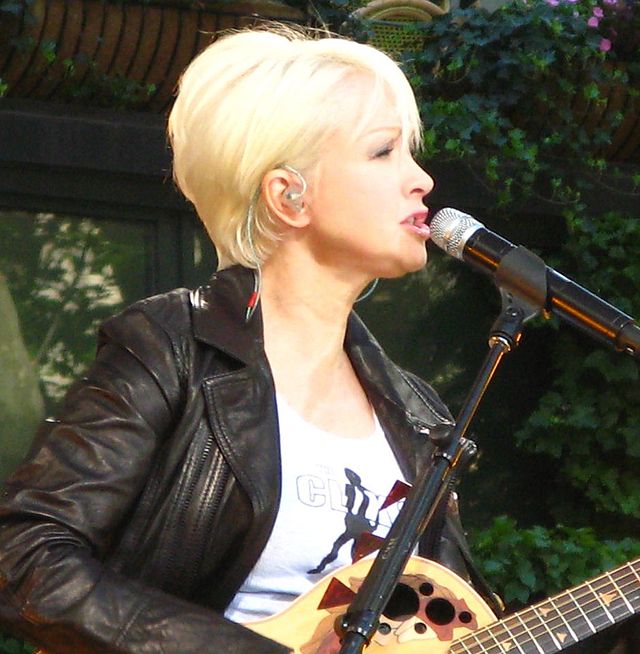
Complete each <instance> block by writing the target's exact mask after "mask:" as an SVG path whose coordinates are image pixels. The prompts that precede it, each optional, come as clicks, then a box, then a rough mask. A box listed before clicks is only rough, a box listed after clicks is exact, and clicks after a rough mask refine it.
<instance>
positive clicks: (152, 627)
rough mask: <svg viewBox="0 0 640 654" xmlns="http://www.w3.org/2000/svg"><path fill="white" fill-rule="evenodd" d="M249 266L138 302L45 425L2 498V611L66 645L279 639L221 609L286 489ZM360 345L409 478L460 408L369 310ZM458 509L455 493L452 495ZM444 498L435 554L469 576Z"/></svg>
mask: <svg viewBox="0 0 640 654" xmlns="http://www.w3.org/2000/svg"><path fill="white" fill-rule="evenodd" d="M252 283H253V280H252V273H251V272H250V271H248V270H246V269H243V268H240V267H235V268H231V269H228V270H225V271H223V272H220V273H217V274H216V275H214V277H213V278H212V280H211V283H210V284H209V285H208V286H205V287H202V288H200V289H198V290H197V291H195V292H193V293H190V292H189V291H186V290H176V291H173V292H170V293H167V294H164V295H160V296H157V297H154V298H150V299H147V300H144V301H142V302H138V303H137V304H135V305H133V306H132V307H130V308H129V309H127V310H126V311H124V312H123V313H122V314H120V315H119V316H116V317H115V318H112V319H111V320H109V321H108V322H106V323H105V324H104V325H103V327H102V328H101V330H100V334H99V345H98V352H97V356H96V360H95V362H94V364H93V365H92V367H91V368H90V369H89V371H88V372H87V373H86V375H85V376H84V377H83V378H82V379H81V380H80V381H79V382H77V383H76V384H75V385H74V386H73V387H72V388H71V390H70V392H69V393H68V396H67V398H66V400H65V402H64V405H63V407H62V409H61V411H60V414H59V416H58V417H57V418H55V419H51V420H48V421H46V422H45V424H44V426H43V428H42V429H41V431H40V432H39V434H38V435H37V437H36V440H35V442H34V445H33V447H32V450H31V452H30V454H29V456H28V458H27V460H26V462H25V463H24V464H23V465H22V466H21V467H20V468H19V469H18V470H17V471H16V473H15V474H14V475H13V476H12V477H11V479H10V480H9V481H8V482H7V484H6V487H5V490H4V492H3V497H2V500H1V502H0V623H1V624H2V625H3V626H4V627H6V628H9V629H10V630H11V631H13V632H14V633H17V634H19V635H21V636H23V637H25V638H27V639H28V640H30V641H32V642H34V643H36V644H38V645H40V646H42V647H45V648H47V649H48V650H49V651H50V652H60V653H65V652H68V653H73V654H83V653H89V652H91V653H94V654H98V653H102V652H130V653H132V654H133V653H135V654H144V653H147V652H149V653H150V652H163V653H176V654H177V653H180V654H188V653H190V652H194V653H195V652H198V653H199V654H204V653H205V652H214V653H216V654H223V653H226V652H234V653H244V652H246V653H249V652H251V653H252V654H255V653H256V652H261V653H267V654H270V653H272V652H273V653H274V654H275V653H277V652H283V651H286V650H285V649H284V648H283V647H282V646H280V645H278V644H276V643H273V642H272V641H268V640H266V639H264V638H262V637H261V636H258V635H256V634H254V633H253V632H251V631H250V630H248V629H246V628H244V627H242V626H240V625H237V624H234V623H231V622H229V621H227V620H225V619H224V618H223V617H222V616H221V612H222V611H223V610H224V608H225V607H226V606H227V605H228V603H229V602H230V601H231V599H232V598H233V596H234V594H235V593H236V591H237V590H238V588H239V587H240V585H241V584H242V582H243V581H244V579H245V578H246V576H247V575H248V573H249V572H250V570H251V568H252V567H253V565H254V563H255V562H256V561H257V559H258V557H259V555H260V553H261V552H262V550H263V548H264V546H265V544H266V541H267V539H268V537H269V534H270V532H271V529H272V526H273V523H274V519H275V515H276V512H277V508H278V502H279V487H280V483H279V480H280V468H279V439H278V427H277V425H278V422H277V415H276V404H275V397H274V385H273V380H272V377H271V373H270V369H269V365H268V363H267V360H266V357H265V354H264V350H263V344H262V325H261V318H260V314H259V312H257V313H256V315H255V316H254V317H253V319H252V320H251V321H250V322H249V323H248V324H245V322H244V311H245V306H246V300H247V298H248V297H249V295H250V294H251V291H252ZM346 348H347V351H348V353H349V357H350V358H351V361H352V362H353V365H354V367H355V370H356V371H357V374H358V376H359V378H360V380H361V382H362V385H363V387H364V388H365V390H366V393H367V395H368V396H369V398H370V400H371V402H372V404H373V406H374V407H375V410H376V412H377V414H378V417H379V419H380V422H381V424H382V425H383V427H384V430H385V432H386V434H387V436H388V439H389V441H390V444H391V446H392V448H393V451H394V453H395V455H396V457H397V459H398V461H399V464H400V466H401V468H402V470H403V472H404V474H405V475H406V477H407V478H408V479H414V477H415V476H416V474H417V472H418V471H419V470H420V469H422V467H423V466H425V465H428V464H429V461H430V445H429V443H428V441H427V439H426V437H425V433H426V431H427V430H428V429H429V428H431V427H433V426H434V425H436V424H439V423H443V422H444V423H446V422H450V421H451V416H450V414H449V412H448V411H447V409H446V408H445V406H444V405H443V404H442V403H441V401H440V400H439V399H438V397H437V396H436V394H435V393H434V392H433V390H432V389H431V388H430V387H429V386H427V385H426V384H424V383H423V382H422V381H420V380H418V379H417V378H416V377H414V376H412V375H410V374H409V373H407V372H405V371H403V370H401V369H400V368H398V367H397V366H396V365H394V364H393V363H392V362H391V361H389V359H388V358H387V357H386V356H385V354H384V353H383V352H382V350H381V349H380V347H379V346H378V344H377V343H376V342H375V340H374V339H373V338H372V336H371V335H370V334H369V333H368V331H367V330H366V329H365V327H364V326H363V325H362V323H361V322H360V320H359V319H358V318H357V317H356V316H355V315H352V316H351V318H350V320H349V325H348V333H347V338H346ZM449 506H451V504H449ZM463 552H465V545H464V542H463V537H462V535H461V532H460V528H459V524H458V522H457V520H456V516H455V515H453V513H452V511H448V517H447V518H446V520H444V527H443V528H441V525H434V527H433V528H432V529H431V530H430V531H428V533H427V534H426V535H425V538H424V539H423V542H422V545H421V553H423V554H425V555H428V556H430V557H431V558H434V559H437V560H440V561H441V562H443V563H444V564H445V565H448V566H449V567H452V568H454V569H455V570H456V571H458V573H460V574H462V575H464V576H466V573H467V570H466V569H465V564H464V562H463V561H464V557H463V556H461V554H462V553H463Z"/></svg>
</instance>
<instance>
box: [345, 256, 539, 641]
mask: <svg viewBox="0 0 640 654" xmlns="http://www.w3.org/2000/svg"><path fill="white" fill-rule="evenodd" d="M505 260H506V265H507V266H509V267H510V268H511V269H513V268H516V269H517V270H518V275H520V276H521V279H522V280H526V284H527V286H528V287H529V288H528V290H529V291H530V292H529V293H528V300H523V299H522V296H521V295H515V294H513V293H512V292H511V291H510V289H509V288H505V287H504V286H502V287H500V293H501V296H502V310H501V313H500V315H499V317H498V319H497V320H496V322H495V323H494V324H493V326H492V328H491V330H490V335H489V340H488V343H489V352H488V353H487V355H486V357H485V360H484V362H483V364H482V366H481V368H480V371H479V372H478V375H477V377H476V379H475V381H474V383H473V385H472V387H471V390H470V391H469V394H468V395H467V398H466V400H465V402H464V404H463V407H462V409H461V411H460V413H459V415H458V418H457V421H456V423H455V425H454V426H453V427H451V428H450V427H448V426H447V427H446V428H445V429H437V428H436V429H433V430H432V432H431V434H430V436H429V438H430V440H431V441H432V442H433V444H434V445H435V451H434V454H433V462H432V465H431V466H426V468H425V471H424V472H423V473H422V475H421V476H420V477H419V478H418V479H417V480H416V482H415V483H414V485H413V487H412V489H411V492H410V493H409V495H408V496H407V498H406V500H405V502H404V504H403V506H402V508H401V509H400V512H399V514H398V517H397V518H396V520H395V521H394V523H393V525H392V527H391V529H390V530H389V534H388V535H387V538H386V539H385V541H384V543H383V545H382V547H381V548H380V551H379V552H378V555H377V556H376V559H375V560H374V562H373V564H372V566H371V569H370V570H369V573H368V574H367V576H366V577H365V579H364V581H363V583H362V586H361V587H360V588H359V590H358V592H357V594H356V596H355V598H354V599H353V601H352V602H351V604H350V605H349V608H348V609H347V612H346V613H345V614H344V615H343V616H342V618H341V620H340V624H339V625H337V627H336V630H337V631H338V634H339V635H340V643H341V647H340V650H339V654H360V653H361V652H362V649H363V647H364V646H366V645H368V644H369V642H370V641H371V638H372V637H373V634H374V633H375V632H376V630H377V628H378V623H379V618H380V615H381V614H382V613H383V611H384V609H385V607H386V605H387V603H388V601H389V598H390V597H391V594H392V593H393V590H394V588H395V585H396V583H397V581H398V578H399V577H400V575H401V574H402V571H403V570H404V567H405V566H406V564H407V561H408V560H409V558H410V556H411V553H412V552H413V550H414V548H415V546H416V544H417V542H418V540H419V538H420V536H421V535H422V532H423V531H424V529H425V528H426V526H427V525H428V523H429V521H430V520H431V518H432V516H433V514H434V513H435V511H436V507H437V506H438V504H439V502H440V500H441V499H442V498H443V497H444V495H445V493H446V491H447V488H448V487H449V484H450V483H451V482H452V481H453V480H454V478H455V476H456V473H457V470H458V468H460V467H461V466H462V464H464V463H466V462H467V461H469V459H470V458H471V457H473V456H474V455H475V453H476V451H477V448H476V445H475V443H473V442H472V441H470V440H467V439H466V438H465V437H464V436H465V434H466V433H467V430H468V428H469V424H470V422H471V420H472V418H473V416H474V415H475V413H476V411H477V409H478V406H479V405H480V401H481V400H482V398H483V396H484V394H485V392H486V390H487V388H488V386H489V383H490V382H491V380H492V379H493V376H494V374H495V372H496V370H497V368H498V366H499V365H500V362H501V361H502V358H503V357H504V355H505V354H507V353H508V352H510V351H511V350H513V349H514V348H515V347H517V345H518V343H519V342H520V339H521V336H522V328H523V325H524V323H525V321H527V320H529V319H530V318H533V317H534V316H535V315H537V314H538V313H539V312H540V311H541V310H542V308H543V307H544V306H545V301H546V268H545V267H544V262H542V260H541V259H540V258H539V257H537V256H536V255H534V254H533V253H531V252H529V251H528V250H526V249H524V248H516V249H515V250H513V251H512V252H510V253H509V254H508V255H506V256H505V257H504V258H503V263H504V262H505ZM501 265H502V263H501ZM541 265H542V268H541V267H540V266H541Z"/></svg>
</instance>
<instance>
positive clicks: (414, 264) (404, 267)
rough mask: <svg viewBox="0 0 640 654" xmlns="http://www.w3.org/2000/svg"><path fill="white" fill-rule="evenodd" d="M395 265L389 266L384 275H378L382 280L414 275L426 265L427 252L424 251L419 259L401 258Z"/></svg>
mask: <svg viewBox="0 0 640 654" xmlns="http://www.w3.org/2000/svg"><path fill="white" fill-rule="evenodd" d="M395 263H396V264H397V265H395V266H390V267H389V268H388V269H387V270H386V271H385V272H384V273H381V274H379V275H378V277H382V278H383V279H396V278H397V277H403V276H404V275H408V274H409V273H415V272H418V271H419V270H422V269H423V268H424V267H425V266H426V265H427V251H426V250H425V251H424V252H423V254H422V256H420V257H413V258H407V257H405V258H403V259H401V260H399V261H396V262H395Z"/></svg>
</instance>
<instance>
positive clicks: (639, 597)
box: [629, 559, 640, 611]
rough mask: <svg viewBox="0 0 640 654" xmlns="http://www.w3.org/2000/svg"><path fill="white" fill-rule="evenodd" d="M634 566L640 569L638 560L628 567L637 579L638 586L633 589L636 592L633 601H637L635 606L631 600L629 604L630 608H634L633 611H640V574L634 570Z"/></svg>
mask: <svg viewBox="0 0 640 654" xmlns="http://www.w3.org/2000/svg"><path fill="white" fill-rule="evenodd" d="M636 566H637V567H640V559H639V560H638V561H634V562H633V563H630V564H629V567H630V568H631V571H632V572H633V574H634V575H635V577H636V578H637V579H638V584H639V585H638V586H636V589H635V591H636V594H635V600H636V601H637V606H636V605H635V604H633V599H631V600H630V601H631V604H632V606H633V608H634V611H640V573H639V572H638V570H637V569H636Z"/></svg>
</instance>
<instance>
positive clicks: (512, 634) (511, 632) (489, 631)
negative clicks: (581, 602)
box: [451, 569, 633, 654]
mask: <svg viewBox="0 0 640 654" xmlns="http://www.w3.org/2000/svg"><path fill="white" fill-rule="evenodd" d="M621 570H622V569H620V570H618V572H621ZM606 576H607V575H606V573H605V574H603V575H601V577H598V578H596V579H594V580H592V581H591V582H590V583H591V584H595V583H596V582H597V581H602V580H603V579H602V577H606ZM618 576H620V577H622V576H625V577H626V576H628V575H627V574H626V573H625V574H624V575H618ZM627 586H633V584H627ZM619 589H620V590H621V591H622V592H626V588H623V587H620V588H619ZM586 594H589V593H585V594H583V596H586ZM590 594H592V593H590ZM563 595H566V596H569V597H571V593H570V591H565V593H563ZM593 601H594V600H593V599H591V600H590V602H593ZM547 602H549V600H546V601H543V602H542V603H540V604H536V605H535V606H534V607H529V608H528V609H525V610H523V611H521V612H518V614H514V616H510V617H509V618H507V619H506V620H504V621H502V622H501V623H499V624H497V625H496V624H494V625H488V626H487V627H485V628H483V629H482V630H480V631H476V632H473V635H474V636H475V638H474V640H476V641H478V642H479V643H480V645H481V646H482V645H483V644H484V643H483V642H482V639H481V638H479V635H483V634H486V635H489V636H490V637H491V638H492V639H493V640H494V641H496V640H497V638H496V637H495V633H494V632H495V627H499V628H501V629H502V630H503V632H504V633H505V634H506V635H507V639H509V638H511V639H515V640H518V639H519V641H520V642H522V643H524V644H528V643H529V642H534V644H536V647H537V643H536V642H535V637H534V638H529V639H528V640H527V639H526V638H525V639H523V638H522V634H523V633H524V631H522V630H521V631H520V632H519V633H517V632H516V630H515V629H513V628H509V626H507V624H506V623H509V622H511V623H513V621H514V620H513V618H514V617H516V616H517V619H521V618H522V617H523V616H524V615H525V614H528V613H532V612H533V613H534V617H536V619H537V620H540V618H539V617H538V616H536V615H535V611H534V609H538V608H540V607H541V606H543V605H544V604H546V603H547ZM552 606H553V603H552ZM565 606H566V603H565ZM554 608H555V607H554ZM559 608H560V609H562V608H563V605H559ZM574 609H575V607H574ZM560 617H561V618H562V614H560ZM565 623H566V621H565ZM587 623H588V624H590V623H589V621H588V620H587ZM609 624H610V623H609ZM536 626H537V627H539V626H541V625H536ZM536 626H534V629H535V628H536ZM542 626H543V627H544V628H545V629H547V630H548V628H547V627H546V625H544V624H542ZM567 626H569V625H568V624H567ZM590 626H591V625H590ZM571 631H572V632H573V630H571ZM469 636H470V634H468V635H467V636H465V637H464V639H468V638H469ZM574 640H575V641H576V642H577V641H578V640H579V639H578V638H577V637H576V638H574ZM459 642H461V641H457V643H459ZM457 643H456V644H457ZM555 644H556V643H555V642H554V645H555ZM498 647H499V651H500V652H504V651H505V650H504V648H503V647H502V646H501V645H500V643H499V642H498ZM465 649H466V647H465ZM519 649H520V648H519ZM451 651H452V654H453V652H454V650H451ZM484 651H486V652H491V651H497V650H490V649H486V648H485V649H484Z"/></svg>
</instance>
